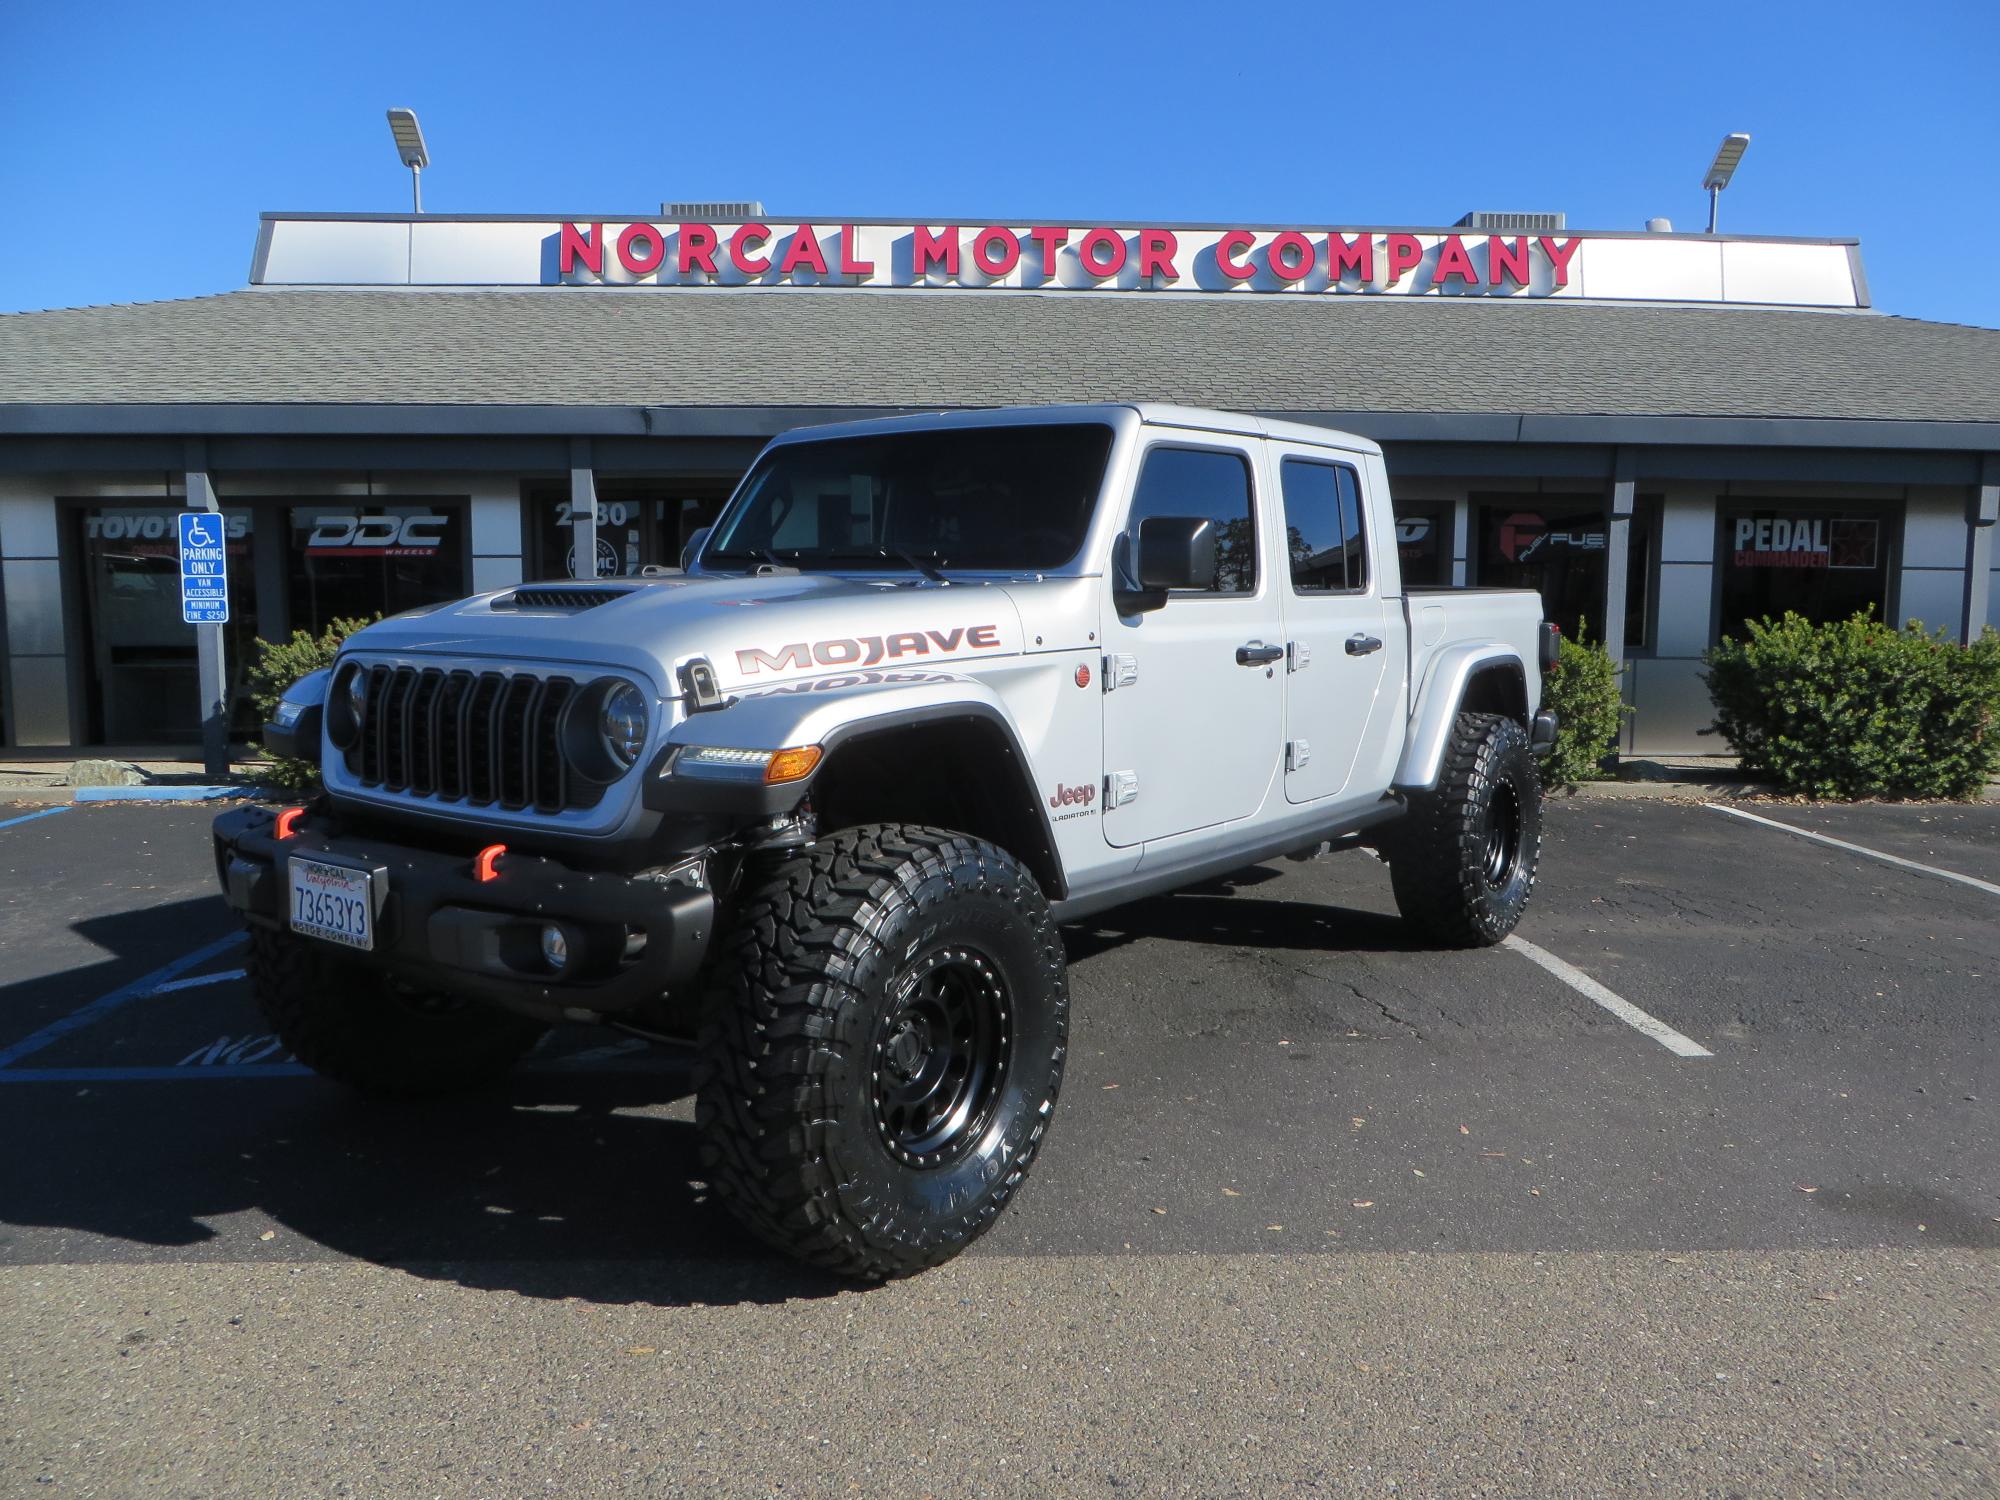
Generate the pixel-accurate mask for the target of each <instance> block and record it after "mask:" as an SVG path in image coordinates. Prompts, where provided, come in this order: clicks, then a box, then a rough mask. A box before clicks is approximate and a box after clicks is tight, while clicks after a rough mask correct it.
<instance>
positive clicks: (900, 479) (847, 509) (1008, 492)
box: [701, 423, 1111, 576]
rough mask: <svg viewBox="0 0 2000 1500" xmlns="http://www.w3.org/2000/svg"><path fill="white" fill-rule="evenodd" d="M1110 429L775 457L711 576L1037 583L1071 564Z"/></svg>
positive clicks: (724, 527)
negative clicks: (962, 577)
mask: <svg viewBox="0 0 2000 1500" xmlns="http://www.w3.org/2000/svg"><path fill="white" fill-rule="evenodd" d="M1110 451H1111V429H1110V428H1109V427H1105V426H1101V425H1099V424H1096V423H1090V424H1081V423H1079V424H1076V425H1073V426H1069V425H1062V426H1055V425H1050V426H1032V427H954V428H943V429H933V430H931V431H927V432H896V433H882V434H878V435H872V436H868V437H852V438H829V439H827V440H826V441H824V442H808V443H788V444H786V445H784V446H783V447H780V448H775V449H773V450H772V451H771V452H769V453H767V454H766V455H765V456H764V457H763V459H762V460H761V461H760V462H759V463H758V465H757V467H756V468H755V469H753V470H751V472H750V477H749V478H748V479H746V480H745V481H744V482H743V489H742V492H741V493H740V494H739V495H738V496H737V498H736V500H735V502H734V503H733V504H732V505H731V506H730V507H729V509H728V511H727V512H726V513H725V514H724V515H723V517H722V519H721V520H720V521H719V522H717V523H716V528H715V535H714V536H713V537H712V538H711V539H710V540H709V543H708V546H707V547H706V548H704V549H703V551H702V559H701V560H702V562H703V564H704V565H705V566H710V567H724V568H727V567H740V566H750V567H754V566H756V565H757V564H758V563H779V564H782V565H784V566H788V567H800V568H821V567H824V568H838V569H839V570H840V571H847V570H850V569H864V568H895V569H913V570H915V571H918V572H923V573H926V574H930V575H931V576H938V574H939V573H940V572H941V571H942V570H944V569H948V568H957V569H965V570H969V571H973V572H996V573H1038V572H1044V571H1046V570H1048V569H1050V568H1057V567H1061V566H1062V565H1063V564H1064V563H1066V562H1068V561H1069V560H1070V559H1071V558H1073V557H1075V556H1076V554H1077V550H1078V549H1079V548H1080V547H1081V546H1082V545H1083V534H1084V531H1085V529H1086V528H1087V527H1088V526H1089V524H1090V514H1091V510H1092V507H1093V506H1094V505H1095V504H1096V502H1097V491H1098V487H1099V486H1100V485H1101V484H1102V482H1103V479H1104V465H1105V460H1106V459H1107V457H1108V456H1109V454H1110Z"/></svg>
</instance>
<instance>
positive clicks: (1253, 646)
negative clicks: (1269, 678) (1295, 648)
mask: <svg viewBox="0 0 2000 1500" xmlns="http://www.w3.org/2000/svg"><path fill="white" fill-rule="evenodd" d="M1284 654H1285V648H1284V647H1283V646H1267V645H1265V644H1264V643H1263V642H1262V641H1252V642H1251V643H1250V644H1249V645H1247V646H1238V647H1237V648H1236V665H1237V666H1239V667H1268V666H1269V665H1270V664H1271V663H1272V662H1274V661H1276V660H1277V659H1278V658H1279V657H1281V656H1283V655H1284Z"/></svg>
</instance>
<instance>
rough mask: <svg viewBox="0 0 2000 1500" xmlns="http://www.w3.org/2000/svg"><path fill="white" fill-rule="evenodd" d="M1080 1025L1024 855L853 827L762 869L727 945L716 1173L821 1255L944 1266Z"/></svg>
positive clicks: (986, 1199) (710, 998) (749, 881)
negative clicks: (1072, 1018) (1073, 1019)
mask: <svg viewBox="0 0 2000 1500" xmlns="http://www.w3.org/2000/svg"><path fill="white" fill-rule="evenodd" d="M1068 1035H1069V983H1068V975H1067V970H1066V967H1065V959H1064V955H1063V948H1062V941H1061V938H1060V936H1059V934H1058V932H1057V929H1056V925H1055V919H1054V917H1053V916H1052V915H1051V914H1050V912H1049V907H1048V902H1047V901H1046V900H1044V899H1043V896H1042V893H1041V890H1040V888H1039V887H1038V886H1037V885H1036V883H1035V880H1034V877H1033V876H1032V875H1030V874H1029V873H1028V871H1027V870H1026V869H1025V868H1023V867H1022V865H1021V864H1020V863H1019V862H1018V861H1017V860H1015V859H1014V858H1013V857H1012V856H1011V855H1009V854H1007V853H1005V852H1004V851H1002V850H1000V849H998V848H995V847H994V846H993V845H991V844H988V843H985V842H983V841H981V840H978V839H974V838H970V837H968V836H966V835H964V834H958V833H951V832H948V831H945V830H943V829H937V828H923V827H913V826H907V825H902V824H887V825H870V826H867V827H861V828H850V829H843V830H841V831H840V832H838V833H834V834H831V835H829V836H827V837H825V838H822V839H820V840H819V841H818V842H817V843H815V844H814V845H813V846H812V847H810V848H808V849H806V850H802V851H800V852H798V853H796V854H792V855H788V856H785V857H783V858H781V859H778V860H776V861H772V862H768V863H765V864H763V865H761V866H760V867H757V868H754V869H753V870H752V871H751V872H750V873H749V874H748V875H747V876H746V880H745V890H744V893H743V895H742V896H741V898H740V900H739V902H738V904H737V911H736V916H735V919H734V923H733V927H732V930H731V932H730V934H729V936H728V937H727V938H726V939H725V940H724V941H723V942H722V943H720V944H719V945H718V947H717V950H716V952H715V953H714V955H713V956H712V958H711V962H710V967H709V979H708V983H707V986H706V994H705V996H704V1006H703V1017H702V1025H701V1035H700V1041H699V1044H698V1052H697V1063H696V1077H695V1082H696V1090H697V1095H696V1120H697V1123H698V1125H699V1128H700V1131H701V1139H702V1159H703V1162H704V1165H705V1167H706V1169H707V1172H708V1178H709V1182H710V1184H711V1186H712V1187H713V1189H714V1191H715V1193H716V1196H717V1197H718V1198H720V1199H721V1200H722V1201H723V1202H725V1203H726V1204H728V1206H729V1208H730V1209H731V1210H732V1211H733V1212H734V1213H735V1214H736V1216H737V1217H738V1218H739V1219H740V1220H741V1221H742V1222H743V1223H744V1224H745V1225H746V1226H748V1227H749V1228H750V1229H751V1230H752V1232H754V1233H755V1234H757V1235H758V1236H759V1237H761V1238H762V1239H764V1240H765V1241H766V1242H768V1243H769V1244H771V1245H774V1246H776V1247H777V1248H778V1249H781V1250H783V1251H785V1252H786V1253H788V1254H790V1255H793V1256H796V1257H797V1258H799V1259H800V1260H803V1261H806V1262H807V1263H809V1264H811V1265H815V1266H819V1267H821V1268H823V1269H826V1270H829V1271H833V1272H835V1273H837V1274H839V1275H843V1276H850V1277H855V1278H859V1279H863V1280H880V1279H883V1278H886V1277H892V1276H907V1275H909V1274H911V1273H913V1272H916V1271H921V1270H924V1269H925V1268H927V1267H930V1266H935V1265H938V1264H940V1263H941V1262H943V1261H946V1260H949V1259H950V1258H951V1257H952V1256H954V1255H956V1254H958V1253H959V1252H960V1251H961V1250H963V1249H964V1248H965V1247H966V1246H967V1245H969V1244H971V1243H972V1241H973V1240H975V1239H977V1238H978V1237H979V1236H980V1235H981V1234H984V1233H985V1232H986V1230H987V1229H989V1228H990V1227H991V1226H992V1224H993V1222H994V1220H995V1219H996V1218H997V1217H998V1216H999V1213H1000V1210H1001V1209H1002V1208H1003V1207H1005V1205H1006V1204H1007V1202H1008V1201H1009V1200H1010V1199H1011V1198H1012V1197H1013V1195H1014V1193H1015V1192H1016V1190H1017V1189H1019V1187H1020V1185H1021V1183H1022V1181H1023V1180H1024V1179H1025V1178H1026V1177H1027V1174H1028V1169H1029V1167H1030V1165H1031V1164H1032V1163H1033V1161H1034V1159H1035V1155H1036V1153H1037V1151H1039V1149H1040V1148H1041V1144H1042V1140H1043V1137H1044V1135H1045V1133H1046V1132H1047V1130H1048V1124H1049V1118H1050V1116H1051V1114H1052V1112H1053V1110H1054V1108H1055V1102H1056V1096H1057V1094H1058V1093H1059V1092H1060V1090H1061V1087H1062V1074H1063V1061H1064V1055H1065V1051H1066V1048H1067V1046H1068Z"/></svg>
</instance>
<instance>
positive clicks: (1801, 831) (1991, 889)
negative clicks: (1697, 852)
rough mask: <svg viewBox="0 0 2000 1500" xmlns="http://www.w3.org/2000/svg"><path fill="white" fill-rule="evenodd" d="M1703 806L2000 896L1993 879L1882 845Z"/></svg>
mask: <svg viewBox="0 0 2000 1500" xmlns="http://www.w3.org/2000/svg"><path fill="white" fill-rule="evenodd" d="M1702 806H1703V807H1705V808H1707V809H1708V810H1709V811H1710V812H1719V813H1728V814H1729V816H1730V817H1732V818H1742V819H1743V820H1744V821H1745V822H1749V823H1762V824H1763V825H1764V826H1765V827H1766V828H1775V829H1777V830H1778V831H1779V832H1780V833H1789V834H1792V835H1794V836H1795V837H1797V838H1802V839H1811V840H1812V841H1813V842H1814V843H1815V844H1826V845H1829V846H1830V847H1832V848H1835V849H1845V850H1846V851H1847V852H1848V853H1849V854H1863V855H1866V856H1867V857H1868V858H1869V859H1879V860H1881V861H1882V863H1883V864H1885V865H1899V866H1901V867H1902V868H1903V869H1905V870H1915V871H1916V872H1917V873H1918V874H1920V875H1935V876H1937V878H1938V879H1940V880H1956V881H1957V882H1958V883H1959V884H1960V885H1969V886H1971V887H1972V888H1973V889H1974V890H1976V891H1985V892H1987V893H1988V894H1989V895H1994V896H2000V885H1995V884H1994V883H1993V882H1992V881H1990V880H1981V879H1979V878H1978V877H1977V876H1974V875H1961V874H1959V873H1958V871H1956V870H1941V869H1939V868H1938V867H1937V866H1936V865H1926V864H1920V863H1918V862H1917V861H1916V860H1914V859H1904V858H1903V857H1902V856H1901V855H1900V854H1884V853H1883V852H1882V851H1881V850H1880V849H1870V848H1869V847H1868V846H1867V845H1865V844H1850V843H1848V842H1847V840H1846V839H1837V838H1833V837H1830V836H1829V835H1827V834H1824V833H1814V832H1813V831H1812V830H1811V829H1809V828H1794V827H1793V826H1792V825H1791V824H1789V823H1780V822H1779V821H1778V820H1777V819H1776V818H1760V817H1758V816H1757V814H1755V813H1748V812H1745V811H1743V809H1742V808H1740V807H1723V806H1721V805H1720V804H1719V803H1715V802H1704V803H1702Z"/></svg>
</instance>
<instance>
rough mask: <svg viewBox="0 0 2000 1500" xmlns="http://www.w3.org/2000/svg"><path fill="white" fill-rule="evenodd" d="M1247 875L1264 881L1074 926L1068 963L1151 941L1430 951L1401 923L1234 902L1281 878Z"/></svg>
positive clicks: (1300, 906)
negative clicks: (1242, 890)
mask: <svg viewBox="0 0 2000 1500" xmlns="http://www.w3.org/2000/svg"><path fill="white" fill-rule="evenodd" d="M1245 875H1246V876H1250V877H1260V878H1250V879H1243V878H1236V877H1232V881H1231V882H1230V883H1228V884H1224V883H1214V884H1209V885H1204V886H1199V887H1197V888H1195V889H1194V890H1191V891H1185V892H1182V893H1180V894H1178V895H1172V896H1157V897H1155V898H1153V899H1152V900H1150V901H1140V902H1135V903H1134V904H1133V905H1131V906H1121V907H1117V908H1114V909H1113V910H1111V911H1107V912H1099V913H1098V914H1097V915H1096V916H1093V917H1086V918H1085V919H1084V920H1082V921H1080V922H1074V923H1070V924H1068V925H1067V926H1066V927H1065V928H1064V936H1065V939H1066V941H1067V944H1068V948H1069V957H1070V962H1072V963H1080V962H1082V961H1083V960H1085V959H1088V958H1093V957H1095V956H1096V955H1098V954H1100V953H1105V952H1108V951H1110V950H1111V949H1113V948H1122V947H1125V946H1126V945H1127V944H1130V943H1136V942H1139V941H1141V940H1143V939H1146V938H1165V939H1169V940H1171V941H1175V942H1182V943H1203V944H1207V945H1209V946H1211V947H1217V948H1248V949H1258V950H1271V949H1280V950H1292V951H1306V952H1313V953H1421V952H1427V951H1429V950H1430V948H1431V947H1432V946H1433V945H1429V944H1426V943H1425V942H1424V941H1423V940H1422V939H1421V938H1419V937H1417V936H1416V935H1415V934H1413V933H1412V932H1411V931H1410V930H1409V928H1407V927H1406V926H1405V925H1404V924H1403V921H1402V919H1401V918H1400V917H1394V916H1388V915H1385V914H1383V913H1381V912H1371V911H1357V910H1355V909H1354V908H1352V907H1344V906H1332V905H1322V904H1320V903H1318V902H1311V901H1273V900H1270V899H1268V898H1265V897H1261V896H1244V895H1237V894H1232V890H1233V889H1235V888H1239V887H1241V886H1243V885H1261V884H1263V883H1264V881H1265V880H1271V879H1276V878H1277V875H1276V872H1273V871H1267V870H1253V871H1246V872H1245Z"/></svg>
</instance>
